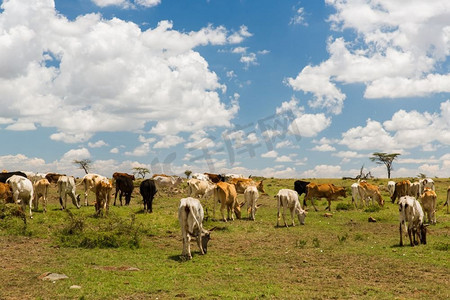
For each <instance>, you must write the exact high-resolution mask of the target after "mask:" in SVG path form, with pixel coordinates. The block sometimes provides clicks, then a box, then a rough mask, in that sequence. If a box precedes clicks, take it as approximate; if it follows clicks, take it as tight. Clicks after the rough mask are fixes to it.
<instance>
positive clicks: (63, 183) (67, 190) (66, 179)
mask: <svg viewBox="0 0 450 300" xmlns="http://www.w3.org/2000/svg"><path fill="white" fill-rule="evenodd" d="M56 185H57V186H58V195H59V203H60V204H61V209H66V208H67V195H69V196H70V198H71V199H72V203H73V205H75V206H76V207H77V208H80V195H77V194H76V184H75V178H73V176H65V175H61V176H59V178H58V181H57V182H56ZM63 196H64V202H63Z"/></svg>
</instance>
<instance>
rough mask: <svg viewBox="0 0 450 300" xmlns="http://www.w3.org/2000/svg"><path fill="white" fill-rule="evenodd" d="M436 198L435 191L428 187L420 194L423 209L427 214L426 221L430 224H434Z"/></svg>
mask: <svg viewBox="0 0 450 300" xmlns="http://www.w3.org/2000/svg"><path fill="white" fill-rule="evenodd" d="M436 199H437V195H436V193H435V192H434V191H433V190H431V189H430V188H425V190H424V191H423V193H422V195H420V201H421V202H422V206H423V210H424V211H425V214H426V216H427V219H428V223H431V224H436Z"/></svg>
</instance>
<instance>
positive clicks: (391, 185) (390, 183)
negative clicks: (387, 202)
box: [387, 180, 395, 198]
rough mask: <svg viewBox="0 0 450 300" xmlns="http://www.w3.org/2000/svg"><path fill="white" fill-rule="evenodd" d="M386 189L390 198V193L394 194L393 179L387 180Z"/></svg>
mask: <svg viewBox="0 0 450 300" xmlns="http://www.w3.org/2000/svg"><path fill="white" fill-rule="evenodd" d="M387 189H388V192H389V197H391V198H392V195H394V192H395V181H392V180H390V181H388V183H387Z"/></svg>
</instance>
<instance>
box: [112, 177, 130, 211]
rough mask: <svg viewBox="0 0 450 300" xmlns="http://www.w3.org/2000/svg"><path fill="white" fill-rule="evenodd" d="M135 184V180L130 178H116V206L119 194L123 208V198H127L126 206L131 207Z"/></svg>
mask: <svg viewBox="0 0 450 300" xmlns="http://www.w3.org/2000/svg"><path fill="white" fill-rule="evenodd" d="M133 189H134V184H133V179H131V177H128V176H117V177H116V193H115V194H114V206H115V205H116V200H117V194H119V201H120V206H122V196H123V195H124V196H125V205H129V204H130V201H131V194H132V193H133Z"/></svg>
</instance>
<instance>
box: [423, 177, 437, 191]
mask: <svg viewBox="0 0 450 300" xmlns="http://www.w3.org/2000/svg"><path fill="white" fill-rule="evenodd" d="M419 185H420V195H422V194H423V191H424V190H425V188H430V189H431V190H432V191H435V189H434V181H433V179H431V178H425V179H420V180H419Z"/></svg>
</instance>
